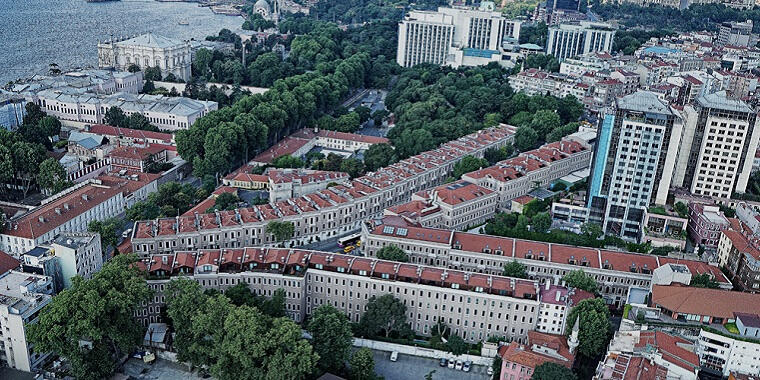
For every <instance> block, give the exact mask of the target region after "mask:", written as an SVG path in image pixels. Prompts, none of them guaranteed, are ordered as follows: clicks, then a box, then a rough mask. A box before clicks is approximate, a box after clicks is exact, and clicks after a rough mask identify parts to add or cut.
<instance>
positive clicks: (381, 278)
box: [137, 248, 564, 343]
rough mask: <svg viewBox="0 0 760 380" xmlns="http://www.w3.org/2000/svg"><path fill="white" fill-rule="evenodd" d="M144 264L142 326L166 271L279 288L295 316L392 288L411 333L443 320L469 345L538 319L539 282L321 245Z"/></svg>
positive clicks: (359, 308)
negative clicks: (147, 296)
mask: <svg viewBox="0 0 760 380" xmlns="http://www.w3.org/2000/svg"><path fill="white" fill-rule="evenodd" d="M141 264H142V265H144V266H145V269H146V270H147V273H148V279H147V281H148V284H149V286H150V287H151V288H152V289H153V290H155V291H156V293H155V295H154V299H153V301H152V302H150V303H149V304H148V305H147V306H146V307H145V310H138V312H137V318H138V320H140V321H142V322H143V324H147V323H153V322H154V321H158V320H159V319H160V309H161V306H163V304H164V302H165V298H164V295H163V290H164V289H165V287H166V284H167V283H168V282H169V280H170V278H171V276H177V275H180V274H182V275H184V276H191V277H190V278H192V279H194V280H196V281H198V282H199V283H200V284H201V286H203V287H204V288H211V289H218V290H222V291H223V290H224V289H226V288H228V287H230V286H234V285H236V284H239V283H244V284H247V285H248V286H249V288H250V289H251V290H252V291H253V292H254V293H255V294H257V295H263V296H271V295H272V294H273V293H274V291H275V290H277V289H279V288H282V289H283V290H285V293H286V307H285V309H286V313H287V315H288V316H289V317H290V318H292V319H293V320H295V321H296V322H301V321H303V320H304V319H305V318H306V317H307V316H308V315H310V314H311V313H312V311H313V310H314V309H316V308H317V307H319V306H320V305H323V304H330V305H333V306H334V307H336V308H338V309H339V310H341V311H342V312H343V313H345V314H346V315H347V316H348V317H349V319H350V320H351V322H359V320H360V319H361V316H362V314H363V313H364V311H365V307H366V305H367V302H368V301H369V299H370V297H373V296H378V297H379V296H381V295H384V294H391V295H393V296H394V297H396V298H398V299H399V300H401V302H402V303H403V304H404V305H405V306H406V308H407V322H408V323H409V325H410V327H411V329H412V330H413V331H414V332H415V333H417V334H420V335H424V336H430V334H431V331H432V328H433V326H435V324H436V323H437V322H438V321H443V322H444V323H446V324H447V325H448V326H449V327H450V328H451V330H452V333H454V334H456V335H458V336H460V337H462V338H463V339H464V340H465V341H467V342H471V343H474V342H480V341H483V340H485V339H487V338H488V337H489V336H492V335H496V336H506V337H507V338H509V339H513V340H516V341H520V342H525V340H526V339H527V334H528V331H531V330H534V329H536V327H537V325H539V318H538V315H539V310H540V309H541V307H542V305H543V303H544V301H543V300H542V299H541V296H540V293H539V287H538V283H537V282H536V281H530V280H523V279H515V278H509V277H503V276H499V275H485V274H479V273H467V272H463V271H458V270H449V269H444V268H435V267H431V266H425V265H417V264H410V263H398V262H391V261H384V260H378V259H372V258H364V257H352V256H349V255H342V254H332V253H327V252H318V251H306V250H287V249H272V248H270V249H266V248H237V249H222V250H210V251H209V250H204V251H200V252H177V253H174V254H168V255H154V256H151V257H150V258H148V259H146V260H144V261H143V262H142V263H141ZM551 301H552V302H555V300H554V299H553V298H552V300H551ZM562 323H563V324H564V321H562Z"/></svg>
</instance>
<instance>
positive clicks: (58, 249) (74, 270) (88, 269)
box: [51, 232, 103, 288]
mask: <svg viewBox="0 0 760 380" xmlns="http://www.w3.org/2000/svg"><path fill="white" fill-rule="evenodd" d="M51 247H52V248H53V251H54V252H55V256H56V257H58V263H59V265H60V268H61V277H62V279H63V286H64V287H65V288H69V287H71V279H72V278H73V277H74V276H82V278H84V279H90V278H92V276H93V275H94V274H95V272H98V271H99V270H100V269H101V268H102V267H103V249H102V248H101V246H100V234H97V233H91V232H64V233H62V234H61V235H59V236H58V237H57V238H56V239H55V240H53V242H52V244H51Z"/></svg>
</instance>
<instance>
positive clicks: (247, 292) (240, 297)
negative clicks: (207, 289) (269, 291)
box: [224, 282, 259, 307]
mask: <svg viewBox="0 0 760 380" xmlns="http://www.w3.org/2000/svg"><path fill="white" fill-rule="evenodd" d="M224 295H225V296H226V297H227V298H229V300H230V302H232V304H233V305H235V306H243V305H248V306H257V307H258V304H259V302H258V300H257V299H256V295H255V294H253V292H251V288H249V287H248V284H246V283H244V282H241V283H238V284H237V285H235V286H231V287H229V288H227V289H226V290H225V291H224Z"/></svg>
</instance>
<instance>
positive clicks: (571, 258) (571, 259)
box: [567, 256, 577, 265]
mask: <svg viewBox="0 0 760 380" xmlns="http://www.w3.org/2000/svg"><path fill="white" fill-rule="evenodd" d="M567 262H568V263H570V264H572V265H575V264H576V263H577V261H575V256H570V259H568V260H567Z"/></svg>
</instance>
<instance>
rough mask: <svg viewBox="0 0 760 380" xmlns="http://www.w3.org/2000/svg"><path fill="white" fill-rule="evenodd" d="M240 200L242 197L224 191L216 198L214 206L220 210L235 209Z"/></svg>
mask: <svg viewBox="0 0 760 380" xmlns="http://www.w3.org/2000/svg"><path fill="white" fill-rule="evenodd" d="M239 202H240V198H238V197H237V195H235V194H233V193H222V194H219V195H218V196H217V197H216V199H215V200H214V208H215V209H217V210H220V211H221V210H234V209H235V208H236V207H237V205H238V203H239Z"/></svg>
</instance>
